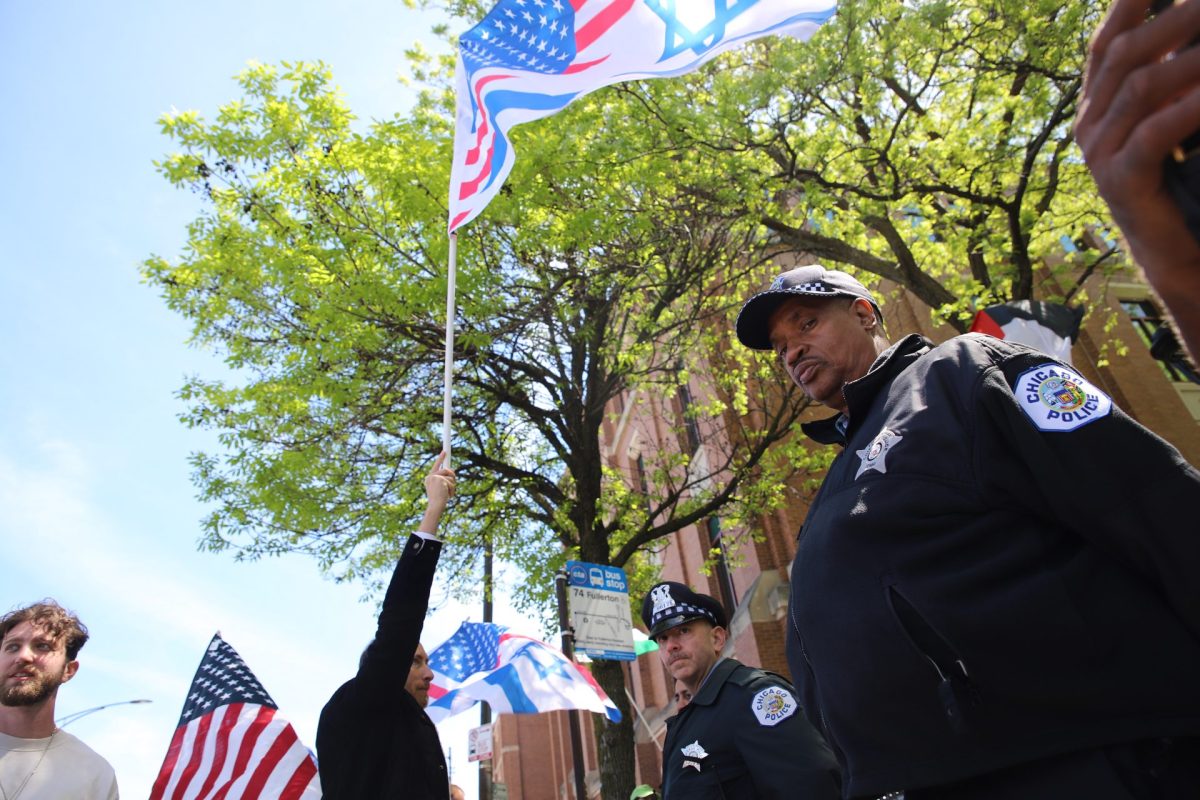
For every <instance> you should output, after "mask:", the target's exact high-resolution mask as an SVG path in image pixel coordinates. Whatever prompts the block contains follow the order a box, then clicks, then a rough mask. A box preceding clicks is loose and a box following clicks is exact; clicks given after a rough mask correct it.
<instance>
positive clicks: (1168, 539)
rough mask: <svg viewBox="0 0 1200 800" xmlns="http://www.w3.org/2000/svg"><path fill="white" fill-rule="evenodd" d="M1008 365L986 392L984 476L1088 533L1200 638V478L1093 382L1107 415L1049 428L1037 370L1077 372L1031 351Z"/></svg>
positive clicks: (1065, 525) (981, 390)
mask: <svg viewBox="0 0 1200 800" xmlns="http://www.w3.org/2000/svg"><path fill="white" fill-rule="evenodd" d="M998 366H999V368H998V369H992V370H987V371H985V373H984V374H983V375H982V376H981V382H980V385H979V387H978V401H979V403H980V404H981V406H982V408H983V409H984V410H985V411H986V414H984V415H983V420H982V421H981V424H980V427H979V429H978V430H977V432H976V435H977V436H978V437H979V442H978V447H977V448H976V458H977V469H978V470H979V471H980V472H981V473H982V474H984V475H986V476H987V481H988V482H989V483H990V484H991V486H992V487H993V488H994V489H995V490H996V491H997V492H998V494H999V496H1007V497H1010V498H1016V499H1017V502H1020V503H1023V504H1025V505H1026V506H1027V507H1028V508H1029V509H1030V513H1036V514H1039V515H1042V516H1044V517H1045V518H1046V519H1047V520H1049V521H1051V522H1052V523H1054V524H1056V525H1058V526H1060V527H1061V529H1063V530H1071V531H1074V532H1076V533H1078V534H1079V535H1081V536H1083V537H1084V538H1086V539H1087V540H1089V541H1090V542H1091V543H1092V544H1093V545H1095V546H1096V547H1097V548H1099V549H1101V550H1102V551H1105V552H1107V553H1108V554H1109V555H1110V556H1112V557H1113V558H1115V559H1117V560H1119V561H1121V562H1123V563H1124V564H1126V565H1127V566H1128V568H1130V569H1131V570H1132V571H1133V572H1135V573H1137V574H1139V575H1141V576H1142V578H1143V579H1145V580H1146V581H1148V582H1149V583H1151V584H1152V585H1153V586H1155V587H1157V589H1158V590H1159V591H1160V592H1161V593H1162V594H1163V595H1164V596H1165V598H1166V600H1167V602H1168V604H1169V605H1170V606H1171V608H1172V609H1173V610H1174V611H1175V613H1176V614H1177V615H1178V616H1179V618H1180V619H1182V620H1183V621H1184V624H1185V625H1187V627H1188V628H1189V629H1190V630H1191V631H1192V633H1193V634H1194V635H1195V636H1197V637H1200V592H1198V591H1196V576H1197V575H1200V525H1197V524H1196V515H1197V511H1198V509H1200V473H1198V472H1197V470H1196V469H1195V468H1194V467H1192V466H1191V465H1189V464H1188V463H1187V461H1185V460H1184V458H1183V456H1182V455H1181V454H1180V453H1179V451H1177V450H1176V449H1175V448H1174V447H1172V446H1171V445H1170V444H1168V443H1167V442H1165V441H1164V440H1162V439H1161V438H1159V437H1158V436H1157V435H1155V434H1154V433H1152V432H1151V431H1150V430H1148V429H1146V428H1144V427H1143V426H1141V425H1139V424H1138V423H1137V422H1135V421H1134V420H1133V419H1131V418H1130V417H1129V416H1128V415H1127V414H1125V412H1123V411H1122V410H1121V409H1120V408H1118V407H1117V406H1116V405H1112V406H1111V408H1108V407H1107V404H1106V402H1104V401H1108V398H1107V397H1106V396H1103V393H1102V392H1101V390H1099V389H1098V388H1096V387H1094V386H1091V385H1090V384H1086V381H1085V382H1084V384H1085V385H1084V388H1085V389H1086V390H1087V391H1088V392H1095V393H1099V395H1098V397H1100V399H1101V401H1102V402H1101V405H1100V406H1099V408H1101V409H1106V410H1105V413H1103V414H1096V415H1095V416H1094V418H1090V417H1085V418H1082V419H1080V420H1078V421H1077V423H1078V424H1074V425H1064V426H1061V427H1063V428H1066V429H1063V430H1042V429H1040V428H1041V426H1042V420H1040V419H1039V415H1044V414H1046V413H1047V412H1046V411H1045V410H1044V409H1041V408H1039V406H1038V401H1037V400H1036V399H1035V392H1034V391H1031V389H1033V388H1035V387H1037V386H1038V383H1037V381H1036V376H1037V370H1038V369H1039V368H1042V367H1051V368H1057V369H1060V370H1062V369H1068V370H1070V368H1067V367H1063V366H1062V365H1058V364H1056V363H1054V362H1053V361H1051V360H1050V359H1049V358H1048V357H1046V356H1045V355H1042V354H1038V353H1036V352H1031V351H1024V352H1020V353H1018V354H1016V355H1010V356H1009V357H1007V358H1004V359H1003V360H1001V361H1000V362H999V363H998ZM1070 371H1071V372H1073V373H1074V374H1075V375H1076V376H1078V373H1077V372H1076V371H1074V370H1070Z"/></svg>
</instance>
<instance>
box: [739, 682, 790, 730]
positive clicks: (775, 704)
mask: <svg viewBox="0 0 1200 800" xmlns="http://www.w3.org/2000/svg"><path fill="white" fill-rule="evenodd" d="M750 710H751V711H753V712H754V716H755V718H756V719H758V724H759V725H767V726H772V725H778V724H779V723H781V722H783V721H784V720H785V719H787V718H788V717H790V716H791V715H792V714H795V713H796V698H794V697H792V693H791V692H789V691H788V690H787V689H784V688H783V687H782V686H769V687H767V688H766V689H763V690H762V691H761V692H759V693H758V694H756V695H754V699H753V700H751V701H750Z"/></svg>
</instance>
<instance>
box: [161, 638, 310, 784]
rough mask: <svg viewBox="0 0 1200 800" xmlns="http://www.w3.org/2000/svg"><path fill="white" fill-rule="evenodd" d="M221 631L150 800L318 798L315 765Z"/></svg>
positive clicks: (196, 681)
mask: <svg viewBox="0 0 1200 800" xmlns="http://www.w3.org/2000/svg"><path fill="white" fill-rule="evenodd" d="M277 710H278V709H277V707H276V705H275V702H274V701H273V700H271V696H270V695H268V694H267V692H266V690H265V689H263V687H262V684H260V683H259V682H258V679H257V678H255V677H254V674H253V673H251V672H250V669H249V667H247V666H246V664H245V662H243V661H242V658H241V656H239V655H238V654H237V651H236V650H234V649H233V648H232V647H230V646H229V645H228V644H227V643H226V642H225V640H224V639H222V638H221V634H220V633H218V634H217V635H216V636H214V637H213V638H212V641H211V642H209V645H208V650H207V651H206V652H205V654H204V658H203V660H201V662H200V668H199V669H197V670H196V676H195V677H194V678H193V679H192V686H191V689H190V690H189V692H188V696H187V700H186V701H185V702H184V704H183V713H182V714H181V715H180V717H179V726H178V727H177V728H176V729H175V735H174V737H172V739H171V745H170V747H169V748H168V749H167V757H166V759H164V760H163V765H162V768H161V769H160V770H159V773H158V779H157V780H155V782H154V788H153V789H152V790H151V792H150V800H206V799H207V798H213V800H216V798H227V800H235V798H244V799H245V800H260V799H261V800H317V799H318V798H320V796H321V783H320V780H319V779H318V778H317V761H316V758H314V757H313V754H312V752H311V751H310V750H309V749H308V748H307V747H305V746H304V745H303V744H302V743H301V742H300V740H299V738H297V736H296V732H295V730H294V729H293V728H292V726H291V724H290V723H289V722H287V721H286V720H284V719H283V718H281V717H279V716H278V715H277V713H276V712H277Z"/></svg>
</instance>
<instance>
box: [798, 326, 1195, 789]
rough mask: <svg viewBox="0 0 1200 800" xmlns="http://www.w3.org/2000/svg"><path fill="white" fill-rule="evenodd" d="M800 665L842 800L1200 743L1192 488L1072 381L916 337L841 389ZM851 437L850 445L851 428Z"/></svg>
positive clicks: (810, 559) (830, 429) (1035, 366)
mask: <svg viewBox="0 0 1200 800" xmlns="http://www.w3.org/2000/svg"><path fill="white" fill-rule="evenodd" d="M845 396H846V400H847V402H848V406H849V414H848V419H847V418H838V419H833V420H825V421H823V422H820V423H815V424H812V425H809V426H806V432H807V433H809V435H810V436H812V437H813V438H815V439H817V440H818V441H822V442H826V443H833V442H837V443H840V444H842V446H843V447H844V448H845V449H844V450H843V451H842V452H841V453H840V454H839V455H838V457H837V458H836V459H835V461H834V462H833V464H832V466H831V467H830V469H829V472H828V475H827V477H826V479H825V481H824V484H823V485H822V486H821V489H820V491H819V492H818V494H817V496H816V498H815V499H814V501H813V504H812V506H811V508H810V510H809V513H808V516H807V518H806V520H805V522H804V526H803V528H802V529H801V532H800V535H799V542H798V545H797V553H796V558H795V561H794V563H793V567H792V576H791V581H792V595H791V603H790V607H789V616H790V625H789V638H788V662H789V665H790V667H791V670H792V675H793V678H795V680H796V682H797V686H798V687H799V689H800V692H801V702H802V704H803V706H804V708H805V709H806V711H807V712H808V716H809V718H810V719H812V720H813V721H814V723H816V724H818V726H819V727H820V728H821V729H822V730H823V732H824V733H825V735H826V738H827V739H828V741H829V743H830V745H831V746H832V747H833V748H834V750H835V752H836V753H837V755H838V758H839V760H840V762H841V764H842V767H843V773H844V779H845V780H846V781H847V796H849V797H859V796H876V795H879V794H883V793H884V792H887V791H892V790H897V789H906V788H918V787H924V786H932V785H939V784H943V783H948V782H952V781H954V780H958V779H961V778H965V777H968V776H972V775H980V774H985V773H987V772H990V771H993V770H996V769H999V768H1002V767H1005V766H1008V765H1012V764H1017V763H1023V762H1026V761H1030V760H1033V759H1037V758H1040V757H1044V756H1050V755H1054V754H1058V753H1065V752H1069V751H1075V750H1082V749H1086V748H1090V747H1097V746H1101V745H1104V744H1108V743H1114V742H1121V741H1132V740H1138V739H1145V738H1151V737H1159V736H1173V735H1195V734H1198V733H1200V589H1198V588H1197V581H1198V580H1200V526H1198V525H1197V523H1196V509H1197V508H1200V474H1198V473H1197V471H1196V470H1195V469H1194V468H1192V467H1191V466H1189V465H1188V464H1187V463H1186V462H1185V461H1184V460H1183V458H1182V457H1181V456H1180V454H1179V453H1178V452H1177V451H1176V450H1175V449H1174V448H1172V447H1171V446H1170V445H1168V444H1167V443H1166V442H1164V441H1163V440H1161V439H1160V438H1158V437H1157V436H1155V435H1154V434H1153V433H1151V432H1150V431H1148V430H1146V429H1145V428H1143V427H1142V426H1140V425H1138V424H1137V423H1135V422H1134V421H1133V420H1132V419H1130V418H1129V417H1128V416H1126V415H1125V414H1124V413H1123V412H1121V411H1120V409H1118V408H1116V407H1115V406H1113V405H1111V401H1110V400H1109V399H1108V398H1107V397H1106V396H1105V395H1104V394H1103V392H1101V391H1100V390H1099V389H1097V388H1096V387H1094V386H1092V385H1091V384H1090V383H1088V382H1087V381H1086V380H1084V379H1083V378H1082V377H1081V376H1079V375H1078V373H1076V372H1075V371H1074V370H1072V369H1069V368H1068V367H1066V366H1065V365H1061V364H1057V363H1055V362H1053V361H1052V360H1051V359H1050V358H1049V357H1047V356H1046V355H1045V354H1042V353H1039V352H1037V351H1035V350H1031V349H1029V348H1026V347H1022V346H1019V345H1014V344H1010V343H1007V342H1004V341H1001V340H998V339H993V338H991V337H987V336H981V335H975V334H968V335H965V336H960V337H956V338H954V339H952V340H950V341H948V342H946V343H944V344H942V345H939V346H937V347H932V346H931V345H930V344H929V343H928V342H927V341H925V340H923V339H921V338H919V337H916V336H912V337H909V338H907V339H904V340H902V341H901V342H899V343H897V344H896V345H895V346H894V347H892V348H891V349H890V350H889V351H888V352H886V353H884V354H883V355H882V356H880V358H879V359H878V360H877V361H876V363H875V364H874V365H873V366H872V368H871V370H870V372H869V373H868V374H867V375H866V376H864V377H863V378H861V379H859V380H857V381H854V382H852V383H850V384H848V385H847V386H846V387H845ZM847 421H848V425H846V424H845V423H846V422H847Z"/></svg>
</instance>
